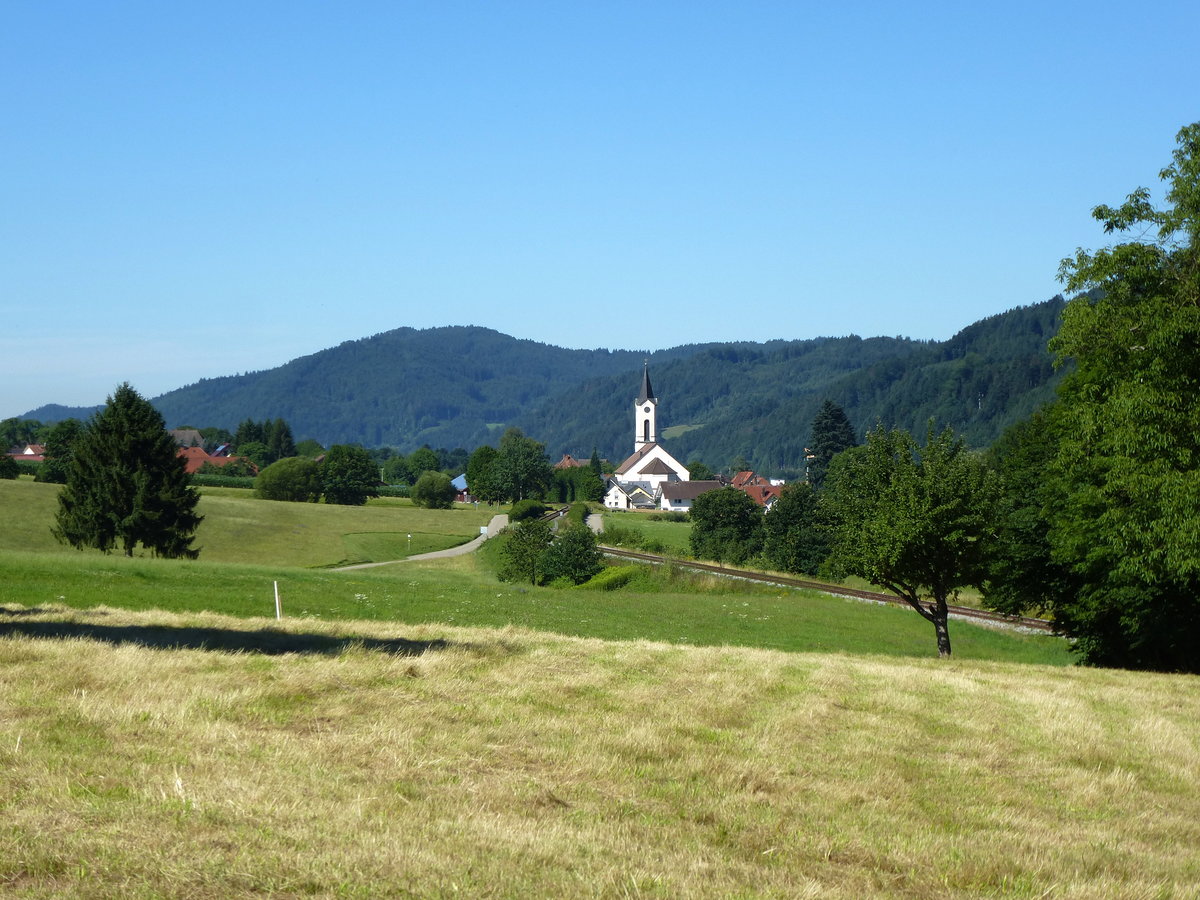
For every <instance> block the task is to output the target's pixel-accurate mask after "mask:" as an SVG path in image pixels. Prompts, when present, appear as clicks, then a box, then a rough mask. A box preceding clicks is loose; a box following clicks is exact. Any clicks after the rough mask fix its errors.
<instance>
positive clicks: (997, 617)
mask: <svg viewBox="0 0 1200 900" xmlns="http://www.w3.org/2000/svg"><path fill="white" fill-rule="evenodd" d="M600 550H601V552H603V553H606V554H608V555H609V556H617V557H621V558H623V559H636V560H639V561H641V562H648V563H657V564H662V563H665V562H667V559H666V558H665V557H662V556H657V555H655V554H653V553H638V552H636V551H633V550H618V549H617V548H616V547H601V548H600ZM671 562H672V564H674V565H680V566H686V567H687V568H689V569H699V570H700V571H703V572H711V573H713V574H715V575H724V576H726V577H728V578H744V579H746V580H747V581H758V582H762V583H764V584H777V585H779V586H781V587H789V588H805V589H807V590H811V591H823V592H824V593H826V594H834V595H835V596H838V597H853V598H855V599H856V600H871V601H873V602H875V603H890V604H892V605H894V606H901V607H903V608H905V609H912V607H911V606H909V604H908V603H907V602H906V601H904V600H901V599H900V598H899V597H896V596H893V595H892V594H881V593H879V592H878V591H860V590H858V589H857V588H848V587H839V586H837V585H829V584H822V583H821V582H819V581H803V580H801V579H799V578H788V577H787V576H786V575H767V574H764V573H762V572H752V571H749V570H747V569H730V568H728V567H726V566H714V565H711V564H709V563H700V562H692V561H690V560H686V561H685V560H677V559H672V560H671ZM948 609H949V611H950V615H952V616H955V617H957V618H960V619H970V620H972V621H976V622H988V623H991V624H996V625H1008V626H1010V627H1015V628H1028V629H1032V630H1034V631H1053V630H1054V626H1053V625H1052V624H1051V623H1050V622H1047V621H1046V620H1045V619H1034V618H1031V617H1030V616H1006V615H1004V614H1002V613H998V612H992V611H991V610H987V609H974V608H972V607H970V606H950V607H948Z"/></svg>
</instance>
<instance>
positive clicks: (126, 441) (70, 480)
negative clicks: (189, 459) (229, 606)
mask: <svg viewBox="0 0 1200 900" xmlns="http://www.w3.org/2000/svg"><path fill="white" fill-rule="evenodd" d="M199 500H200V495H199V494H198V493H197V492H196V490H195V489H194V488H192V487H191V486H190V484H189V483H188V477H187V474H186V473H185V471H184V463H183V460H182V459H180V458H179V456H178V454H177V452H176V447H175V441H174V440H173V439H172V438H171V435H170V434H168V433H167V430H166V427H165V426H164V423H163V418H162V416H161V415H160V414H159V413H158V411H157V410H156V409H155V408H154V407H153V406H151V405H150V403H149V401H147V400H145V399H144V398H142V396H141V395H140V394H138V393H137V391H135V390H134V389H133V388H132V387H130V386H129V384H128V383H125V384H122V385H121V386H120V387H119V388H117V390H116V391H114V392H113V394H112V396H110V397H109V398H108V402H107V404H106V405H105V407H104V408H103V409H101V410H100V411H99V412H98V413H96V414H95V415H94V416H93V417H92V418H91V419H90V420H88V422H87V424H86V425H85V426H84V429H83V433H82V434H80V436H79V438H78V439H77V440H76V441H75V443H74V449H73V453H72V456H71V463H70V466H69V468H68V471H67V483H66V485H65V486H64V487H63V489H62V490H61V491H60V492H59V495H58V501H59V507H58V512H57V514H56V516H55V527H54V529H53V530H54V534H55V537H57V538H58V539H59V540H60V541H62V542H64V543H68V544H70V545H71V546H73V547H75V548H76V549H83V548H84V547H95V548H97V549H99V550H102V551H104V552H105V553H108V552H110V551H111V550H113V549H114V548H116V547H119V548H121V550H123V551H124V553H125V555H126V556H132V555H133V551H134V549H135V548H136V547H137V546H138V544H141V545H142V546H143V547H144V548H146V549H147V550H150V551H151V552H153V553H154V554H155V555H156V556H163V557H171V558H179V557H183V558H188V559H194V558H195V557H196V556H197V555H198V554H199V550H197V549H194V548H193V547H192V546H191V545H192V541H193V539H194V536H195V532H196V528H197V527H198V526H199V525H200V521H201V519H202V518H203V517H202V516H199V515H197V514H196V504H197V503H198V502H199Z"/></svg>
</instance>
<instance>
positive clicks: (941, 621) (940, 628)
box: [929, 597, 950, 659]
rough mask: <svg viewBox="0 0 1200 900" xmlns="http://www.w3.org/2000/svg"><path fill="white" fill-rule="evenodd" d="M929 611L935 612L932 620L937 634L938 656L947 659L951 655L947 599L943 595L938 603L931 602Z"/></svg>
mask: <svg viewBox="0 0 1200 900" xmlns="http://www.w3.org/2000/svg"><path fill="white" fill-rule="evenodd" d="M929 611H930V612H931V613H932V614H933V615H932V616H931V617H930V620H931V621H932V622H933V631H934V633H935V634H936V635H937V646H938V656H940V657H942V658H943V659H945V658H946V657H948V656H949V655H950V628H949V619H950V611H949V610H948V609H947V608H946V601H945V600H944V599H943V598H941V597H939V598H938V600H937V602H936V603H930V604H929Z"/></svg>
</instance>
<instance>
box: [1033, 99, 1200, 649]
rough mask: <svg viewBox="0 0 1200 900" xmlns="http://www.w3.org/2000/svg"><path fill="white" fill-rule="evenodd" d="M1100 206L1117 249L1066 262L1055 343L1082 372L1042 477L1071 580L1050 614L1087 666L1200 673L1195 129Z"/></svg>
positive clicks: (1070, 382)
mask: <svg viewBox="0 0 1200 900" xmlns="http://www.w3.org/2000/svg"><path fill="white" fill-rule="evenodd" d="M1160 178H1161V179H1162V180H1163V181H1164V182H1165V183H1166V187H1167V189H1166V194H1165V198H1166V205H1165V206H1163V207H1162V208H1158V207H1156V206H1154V205H1153V204H1152V203H1151V201H1150V192H1149V191H1148V190H1147V189H1145V188H1139V189H1137V190H1135V191H1134V192H1133V193H1131V194H1130V195H1129V196H1128V198H1126V200H1125V202H1124V203H1123V204H1122V205H1120V206H1118V207H1110V206H1098V207H1096V209H1095V210H1093V213H1092V214H1093V216H1094V218H1096V219H1097V220H1098V221H1099V222H1101V223H1102V224H1103V226H1104V230H1105V232H1107V233H1109V234H1116V235H1121V236H1122V237H1123V238H1124V239H1123V240H1122V241H1121V242H1119V243H1116V244H1114V245H1113V246H1110V247H1107V248H1105V249H1102V250H1099V251H1096V252H1094V253H1093V252H1087V251H1084V250H1078V251H1076V253H1075V255H1074V256H1073V257H1071V258H1068V259H1065V260H1063V264H1062V268H1061V270H1060V277H1061V278H1062V279H1063V280H1064V281H1065V282H1066V286H1067V289H1068V291H1071V292H1080V293H1078V294H1077V295H1076V296H1075V297H1074V299H1072V300H1070V302H1068V304H1067V307H1066V309H1065V310H1064V312H1063V323H1062V327H1061V329H1060V331H1059V333H1058V336H1057V337H1056V338H1055V339H1054V340H1053V341H1052V342H1051V349H1052V350H1054V351H1055V352H1056V353H1057V354H1058V357H1059V359H1060V360H1066V359H1071V360H1074V361H1075V363H1076V366H1075V369H1074V371H1073V372H1071V373H1069V374H1068V375H1067V377H1066V379H1065V380H1064V382H1063V384H1062V386H1061V388H1060V392H1059V407H1060V409H1059V410H1058V412H1057V415H1059V416H1060V417H1061V419H1062V430H1061V434H1062V439H1061V440H1060V442H1059V445H1058V452H1057V454H1056V456H1055V459H1054V463H1053V465H1052V466H1051V467H1050V471H1049V472H1048V476H1049V479H1050V481H1051V485H1052V488H1053V489H1054V490H1055V491H1056V492H1057V502H1056V503H1054V504H1053V505H1052V506H1051V507H1050V508H1049V510H1048V519H1049V523H1050V529H1049V541H1050V545H1051V548H1052V551H1053V555H1054V558H1055V559H1056V560H1057V561H1059V562H1061V563H1064V564H1066V565H1067V566H1069V567H1070V570H1071V572H1072V573H1073V575H1074V576H1075V577H1077V578H1078V580H1079V584H1078V589H1077V591H1076V592H1075V593H1074V594H1073V595H1072V596H1067V597H1062V598H1060V599H1059V600H1058V601H1057V602H1055V603H1053V607H1052V608H1053V610H1054V615H1055V619H1056V622H1057V623H1058V625H1059V627H1060V628H1062V629H1063V630H1064V631H1065V632H1066V633H1067V634H1069V635H1071V636H1072V637H1074V638H1075V639H1076V647H1077V649H1078V650H1079V651H1080V653H1081V654H1082V656H1083V658H1084V660H1086V661H1088V662H1092V663H1097V664H1103V665H1120V666H1129V667H1136V668H1152V669H1165V670H1187V671H1193V672H1195V671H1200V404H1198V403H1197V402H1196V386H1197V384H1198V383H1200V122H1198V123H1194V124H1191V125H1188V126H1187V127H1185V128H1184V129H1182V130H1181V131H1180V132H1179V134H1178V136H1177V146H1176V149H1175V150H1174V152H1173V161H1172V163H1171V164H1170V165H1168V166H1167V167H1166V168H1165V169H1163V170H1162V172H1161V173H1160Z"/></svg>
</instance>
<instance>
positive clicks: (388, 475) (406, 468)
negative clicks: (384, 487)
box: [383, 456, 419, 484]
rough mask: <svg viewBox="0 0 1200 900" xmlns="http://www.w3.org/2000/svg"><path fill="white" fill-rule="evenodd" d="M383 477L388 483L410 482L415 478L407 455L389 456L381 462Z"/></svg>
mask: <svg viewBox="0 0 1200 900" xmlns="http://www.w3.org/2000/svg"><path fill="white" fill-rule="evenodd" d="M418 474H419V473H418ZM383 478H384V481H386V482H387V483H388V484H412V483H413V482H415V481H416V480H417V476H416V475H414V474H413V470H412V467H411V466H410V465H409V464H408V457H407V456H389V457H388V458H387V461H386V462H385V463H384V464H383Z"/></svg>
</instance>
